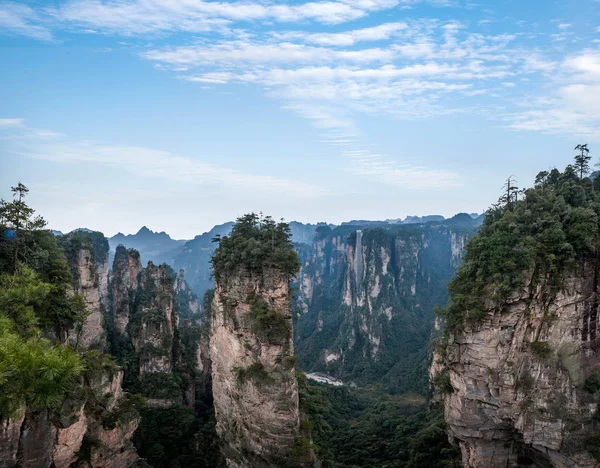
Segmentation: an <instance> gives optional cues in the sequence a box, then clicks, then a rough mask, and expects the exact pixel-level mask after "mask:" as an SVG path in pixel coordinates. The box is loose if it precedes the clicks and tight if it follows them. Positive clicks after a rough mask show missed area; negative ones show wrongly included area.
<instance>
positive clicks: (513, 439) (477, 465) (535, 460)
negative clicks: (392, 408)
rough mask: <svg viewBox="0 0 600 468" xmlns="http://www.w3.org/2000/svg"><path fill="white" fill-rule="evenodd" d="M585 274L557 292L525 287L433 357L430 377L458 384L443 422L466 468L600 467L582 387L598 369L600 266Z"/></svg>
mask: <svg viewBox="0 0 600 468" xmlns="http://www.w3.org/2000/svg"><path fill="white" fill-rule="evenodd" d="M578 270H579V274H578V275H576V276H572V277H570V278H567V279H566V281H565V282H564V284H563V287H562V288H561V290H560V291H558V292H551V290H550V288H549V287H548V286H546V285H544V284H538V285H537V286H530V285H529V284H528V283H529V282H526V286H525V287H524V288H523V289H522V290H521V291H518V292H517V293H516V294H514V296H513V297H512V298H511V299H510V300H509V301H508V303H507V304H505V305H497V304H488V310H487V315H486V317H485V319H484V320H483V321H482V322H481V323H480V324H478V325H477V326H470V327H469V326H467V327H466V328H465V329H464V331H462V332H459V333H456V334H455V335H451V336H450V338H449V340H448V343H447V346H446V349H445V355H437V356H435V357H434V364H433V365H432V367H431V369H430V372H431V375H432V377H435V376H436V375H438V376H440V375H442V373H444V372H446V373H447V374H446V376H447V377H449V382H450V384H451V386H452V392H451V393H447V394H445V395H444V396H443V400H444V404H445V414H446V421H447V423H448V426H449V430H450V435H451V436H452V437H454V438H456V439H457V440H458V442H459V444H460V447H461V451H462V460H463V466H464V467H465V468H500V467H502V468H506V467H517V466H539V467H557V468H567V467H569V468H592V467H598V466H600V463H599V462H598V461H597V460H595V459H594V458H593V457H592V456H591V455H590V453H589V451H588V450H589V449H590V448H591V447H590V446H589V445H588V444H589V440H590V437H591V436H592V435H593V434H594V433H595V432H597V430H598V429H597V423H595V422H594V421H593V419H594V414H595V413H596V411H597V407H598V398H597V396H594V395H592V394H590V393H587V392H586V391H585V390H584V389H583V388H582V387H583V384H584V382H585V380H586V378H587V377H588V376H590V375H591V374H592V373H593V372H598V371H600V355H599V350H600V335H599V334H598V333H597V327H598V304H599V303H598V293H599V291H598V270H597V269H596V270H594V268H593V267H592V266H590V265H582V266H581V267H580V268H579V269H578Z"/></svg>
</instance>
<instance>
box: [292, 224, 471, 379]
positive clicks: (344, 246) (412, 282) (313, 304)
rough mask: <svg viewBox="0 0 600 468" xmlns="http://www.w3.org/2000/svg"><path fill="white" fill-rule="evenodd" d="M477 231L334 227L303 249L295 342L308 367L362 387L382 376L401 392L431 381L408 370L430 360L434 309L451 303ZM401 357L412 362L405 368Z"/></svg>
mask: <svg viewBox="0 0 600 468" xmlns="http://www.w3.org/2000/svg"><path fill="white" fill-rule="evenodd" d="M474 232H475V229H474V228H472V229H459V230H454V229H453V228H449V227H447V226H417V227H412V228H410V229H400V230H397V231H390V230H383V229H358V230H355V231H350V232H348V231H347V230H346V231H342V232H340V231H337V230H336V231H332V232H330V233H327V234H323V235H321V236H317V238H316V239H315V241H314V243H313V245H312V246H310V248H309V247H308V246H306V247H301V249H300V251H299V257H300V259H301V261H302V267H301V270H300V273H299V274H298V277H297V278H298V280H297V281H298V289H299V295H298V296H299V297H298V305H299V307H300V308H301V309H302V316H301V318H300V319H299V321H298V324H297V325H296V347H297V353H298V357H299V359H300V362H301V363H302V364H303V367H304V368H305V369H308V370H310V371H317V372H325V373H327V374H330V375H333V376H335V377H339V378H341V379H342V380H344V381H346V380H347V381H349V382H352V381H356V382H358V383H359V384H365V385H366V384H371V383H374V381H379V379H382V378H383V379H384V380H387V381H389V382H390V384H391V385H392V386H394V385H395V386H398V385H401V387H396V388H394V390H396V391H418V390H420V389H422V388H424V387H426V385H427V382H426V378H423V379H421V381H419V382H417V381H416V379H414V378H413V377H412V376H409V375H408V372H410V371H411V369H413V368H414V367H415V366H417V365H419V364H418V362H424V361H425V360H426V353H425V349H426V347H427V342H428V341H429V339H430V333H431V325H432V323H433V316H434V314H433V310H434V308H435V307H437V306H441V305H443V304H444V303H445V302H446V301H447V294H446V285H447V283H448V281H450V280H451V279H452V277H453V276H454V273H455V270H456V266H457V264H458V263H459V261H460V258H461V255H462V252H463V249H464V244H465V242H466V241H467V239H468V238H469V237H470V236H471V235H472V234H473V233H474ZM417 361H418V362H417ZM403 362H413V363H414V365H412V364H407V365H406V366H405V368H404V369H401V368H400V367H399V366H398V363H403ZM355 379H356V380H355ZM412 384H414V385H413V387H411V386H410V385H412Z"/></svg>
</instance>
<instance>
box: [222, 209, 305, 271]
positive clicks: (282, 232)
mask: <svg viewBox="0 0 600 468" xmlns="http://www.w3.org/2000/svg"><path fill="white" fill-rule="evenodd" d="M213 241H214V242H218V243H219V246H218V247H217V249H216V250H215V253H214V254H213V256H212V266H213V273H214V275H215V278H216V279H217V280H219V279H220V278H221V276H222V275H224V274H227V273H230V272H232V271H234V270H236V269H237V268H240V267H242V268H246V269H249V270H254V271H262V269H263V268H265V267H274V268H279V269H280V270H282V271H283V272H284V273H285V274H287V275H288V276H289V277H290V278H291V277H292V276H294V275H295V274H296V273H297V272H298V270H299V268H300V263H299V261H298V256H297V255H296V252H295V251H294V249H293V246H292V241H291V234H290V228H289V225H288V224H287V223H285V222H283V221H281V222H278V223H276V222H275V221H274V220H273V218H271V217H270V216H266V217H263V216H258V215H257V214H255V213H250V214H246V215H244V216H241V217H240V218H238V219H237V220H236V223H235V225H234V226H233V229H232V231H231V234H230V235H229V236H223V237H220V236H217V237H216V238H215V239H213Z"/></svg>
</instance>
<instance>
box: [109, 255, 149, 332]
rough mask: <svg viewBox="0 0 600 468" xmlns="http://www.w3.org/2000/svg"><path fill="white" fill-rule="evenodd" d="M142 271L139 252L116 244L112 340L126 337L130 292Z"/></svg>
mask: <svg viewBox="0 0 600 468" xmlns="http://www.w3.org/2000/svg"><path fill="white" fill-rule="evenodd" d="M141 271H142V265H141V262H140V254H139V253H138V252H137V251H135V250H131V249H130V250H127V249H126V248H125V247H123V246H118V247H117V250H116V253H115V259H114V261H113V269H112V277H111V285H110V290H111V291H110V292H111V299H112V317H113V340H115V341H119V340H123V339H126V335H127V325H128V324H129V316H130V314H131V294H132V292H133V291H135V290H136V289H137V287H138V275H139V274H140V272H141Z"/></svg>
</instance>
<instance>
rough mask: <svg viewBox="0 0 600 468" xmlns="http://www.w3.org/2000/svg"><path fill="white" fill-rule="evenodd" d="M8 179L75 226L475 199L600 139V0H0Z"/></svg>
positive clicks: (596, 148)
mask: <svg viewBox="0 0 600 468" xmlns="http://www.w3.org/2000/svg"><path fill="white" fill-rule="evenodd" d="M0 103H1V105H0V197H3V198H8V197H10V186H11V185H14V184H15V183H16V182H17V181H22V182H23V183H25V184H26V185H28V186H29V187H30V189H31V193H30V196H29V203H30V204H31V205H32V206H33V207H34V208H35V209H36V210H37V211H38V212H39V213H40V214H42V215H43V216H44V217H45V218H46V219H47V220H48V221H49V223H50V227H52V228H54V229H59V230H62V231H69V230H71V229H73V228H76V227H87V228H91V229H96V230H100V231H103V232H104V233H106V234H107V235H112V234H115V233H116V232H118V231H121V232H124V233H132V232H136V231H137V230H138V229H139V227H140V226H142V225H146V226H148V227H149V228H151V229H153V230H158V231H163V230H164V231H166V232H168V233H169V234H171V235H172V236H173V237H176V238H191V237H193V236H194V235H196V234H199V233H202V232H204V231H207V230H208V229H210V228H211V227H212V226H213V225H214V224H219V223H222V222H225V221H229V220H232V219H234V218H235V217H236V216H239V215H241V214H243V213H245V212H249V211H257V212H258V211H263V212H265V213H267V214H272V215H274V216H275V217H277V218H279V217H284V218H285V219H287V220H298V221H303V222H317V221H327V222H331V223H339V222H341V221H346V220H350V219H385V218H398V217H401V218H403V217H405V216H406V215H425V214H442V215H445V216H451V215H453V214H455V213H457V212H482V211H484V210H485V209H486V208H487V207H488V206H489V205H490V203H492V202H494V201H495V200H496V199H497V197H498V195H499V192H500V189H501V187H502V184H503V183H504V179H506V177H508V176H509V175H511V174H514V175H515V176H516V177H517V179H518V181H519V183H520V185H522V186H527V185H530V184H531V183H532V181H533V178H534V177H535V174H536V173H537V172H538V171H540V170H543V169H547V168H550V167H555V166H556V167H559V168H561V169H562V168H563V167H564V166H565V165H566V164H568V163H569V162H570V160H571V158H572V156H573V154H574V153H573V151H572V150H573V147H574V146H575V145H576V144H578V143H588V144H589V147H590V150H591V154H592V155H593V156H594V162H596V161H597V160H598V156H600V2H599V1H598V0H577V1H547V0H505V1H502V2H497V1H479V2H476V1H470V0H312V1H311V0H307V1H280V0H271V1H269V0H247V1H243V2H242V1H238V2H225V1H214V0H55V1H52V2H50V1H46V0H37V1H33V0H29V1H23V0H16V1H9V2H6V1H2V0H0Z"/></svg>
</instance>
